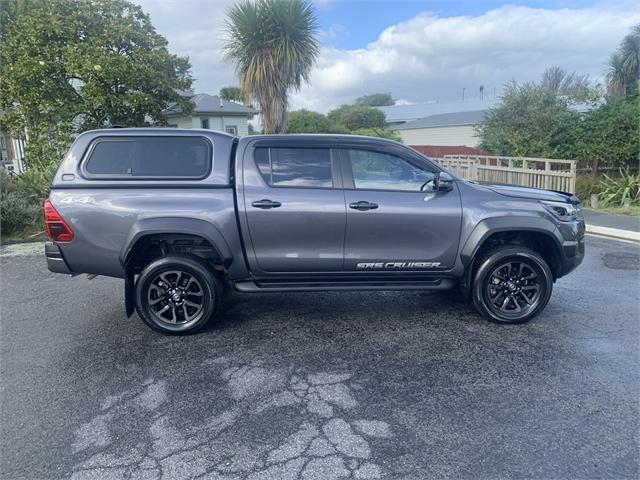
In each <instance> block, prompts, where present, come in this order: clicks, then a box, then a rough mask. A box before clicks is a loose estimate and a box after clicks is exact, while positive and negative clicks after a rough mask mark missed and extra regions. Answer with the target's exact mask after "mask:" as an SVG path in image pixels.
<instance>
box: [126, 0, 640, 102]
mask: <svg viewBox="0 0 640 480" xmlns="http://www.w3.org/2000/svg"><path fill="white" fill-rule="evenodd" d="M134 1H135V0H134ZM138 3H140V4H141V5H142V6H143V8H144V9H145V11H147V12H148V13H149V14H150V15H151V20H152V22H153V24H154V25H155V26H156V28H157V29H158V31H159V32H160V33H162V34H163V35H164V36H165V37H166V38H167V39H168V40H169V48H170V49H171V51H172V52H174V53H177V54H180V55H186V56H188V57H189V58H190V60H191V65H192V72H193V77H194V78H195V79H196V82H195V90H196V91H197V92H206V93H212V94H215V93H217V92H218V90H219V89H220V87H222V86H224V85H234V84H237V83H238V82H237V80H236V77H235V74H234V71H233V66H232V65H230V64H228V63H225V62H224V61H223V59H222V56H223V54H222V45H223V43H224V18H225V11H226V10H227V8H228V7H229V5H231V4H232V3H233V1H232V0H138ZM314 3H315V5H316V10H317V15H318V22H319V26H320V29H321V30H320V32H319V37H320V40H321V43H322V49H321V53H320V57H319V59H318V63H317V66H316V67H315V69H314V71H313V74H312V76H311V82H310V84H309V85H306V86H304V87H303V88H302V90H301V91H299V92H294V93H292V95H291V104H292V105H291V106H292V108H294V109H295V108H301V107H305V108H310V109H313V110H318V111H323V112H324V111H327V110H329V109H330V108H332V107H335V106H337V105H340V104H342V103H349V102H352V101H353V100H354V99H355V98H356V97H358V96H360V95H363V94H366V93H374V92H390V93H391V94H392V95H393V96H394V97H395V98H397V99H400V100H401V101H403V102H409V103H420V102H427V101H433V100H436V101H450V100H456V99H459V98H460V97H461V95H462V89H463V88H465V89H466V96H467V98H473V97H474V96H477V95H478V93H477V92H478V89H479V87H480V85H483V86H484V90H485V97H486V96H487V94H489V95H490V96H492V95H493V92H494V88H495V90H496V91H497V92H498V94H499V92H500V89H501V87H502V85H504V84H505V83H506V82H508V81H510V80H512V79H513V80H516V81H528V80H536V79H538V78H539V76H540V74H541V73H542V71H543V70H544V69H545V68H546V67H549V66H553V65H559V66H562V67H564V68H566V69H567V70H575V71H577V72H580V73H588V74H589V75H590V76H591V77H592V79H594V80H601V79H602V76H603V75H604V73H605V69H606V62H607V59H608V57H609V55H610V54H611V52H612V51H613V50H615V48H617V46H618V44H619V43H620V40H621V39H622V37H623V36H624V35H625V34H626V33H628V31H629V29H630V28H631V26H632V25H634V24H638V23H640V9H639V8H638V7H637V3H635V2H628V1H626V0H621V1H615V2H593V1H591V2H590V1H577V0H576V1H573V0H538V1H527V2H515V3H508V4H505V3H504V2H495V1H492V0H463V1H444V0H440V1H426V0H425V1H394V0H373V1H371V0H369V1H364V0H363V1H358V0H316V1H315V2H314Z"/></svg>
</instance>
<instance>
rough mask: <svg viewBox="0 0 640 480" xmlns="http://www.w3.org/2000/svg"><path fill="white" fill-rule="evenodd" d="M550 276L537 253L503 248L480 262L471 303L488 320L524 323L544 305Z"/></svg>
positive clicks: (547, 298) (550, 282) (549, 295)
mask: <svg viewBox="0 0 640 480" xmlns="http://www.w3.org/2000/svg"><path fill="white" fill-rule="evenodd" d="M552 290H553V274H552V273H551V269H550V268H549V265H548V264H547V262H546V261H545V260H544V258H542V256H540V254H539V253H537V252H535V251H533V250H531V249H529V248H526V247H520V246H502V247H499V248H497V249H494V250H492V251H490V252H488V253H487V254H486V255H485V256H484V257H483V258H482V259H481V260H480V262H479V265H478V268H477V271H476V274H475V277H474V281H473V286H472V298H473V304H474V306H475V307H476V309H477V310H478V311H479V312H480V313H481V314H482V315H483V316H485V317H486V318H488V319H489V320H490V321H493V322H497V323H524V322H527V321H529V320H531V319H532V318H534V317H535V316H536V315H538V314H539V313H540V312H541V311H542V310H543V309H544V308H545V307H546V305H547V303H548V302H549V299H550V298H551V292H552Z"/></svg>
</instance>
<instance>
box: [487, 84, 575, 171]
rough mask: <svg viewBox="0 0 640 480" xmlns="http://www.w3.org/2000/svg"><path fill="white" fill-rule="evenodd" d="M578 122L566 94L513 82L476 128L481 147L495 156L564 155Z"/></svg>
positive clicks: (557, 156)
mask: <svg viewBox="0 0 640 480" xmlns="http://www.w3.org/2000/svg"><path fill="white" fill-rule="evenodd" d="M579 121H580V114H579V113H578V112H577V111H575V110H574V109H572V108H571V100H570V99H569V98H568V97H565V96H559V95H557V94H556V92H554V91H552V90H549V89H547V88H544V87H541V86H537V85H533V84H525V85H517V84H515V83H512V84H510V85H508V86H507V88H506V91H505V94H504V96H503V98H502V103H501V104H500V105H498V106H497V107H494V108H492V109H490V110H489V111H488V112H487V114H486V115H485V117H484V121H483V122H482V123H481V124H480V125H479V126H478V127H477V132H478V135H479V137H480V140H481V143H480V148H482V149H483V150H487V151H489V152H492V153H494V154H498V155H513V156H522V157H527V156H529V157H545V158H567V155H569V154H570V153H571V145H572V143H573V140H574V137H573V136H574V132H575V131H576V127H577V125H578V124H579Z"/></svg>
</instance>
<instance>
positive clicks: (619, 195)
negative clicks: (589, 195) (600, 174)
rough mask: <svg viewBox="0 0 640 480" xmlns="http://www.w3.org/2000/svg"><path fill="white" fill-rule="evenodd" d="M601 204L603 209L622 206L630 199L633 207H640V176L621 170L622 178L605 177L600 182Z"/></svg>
mask: <svg viewBox="0 0 640 480" xmlns="http://www.w3.org/2000/svg"><path fill="white" fill-rule="evenodd" d="M599 195H600V202H601V204H602V206H603V207H613V206H622V205H623V204H624V201H625V200H626V199H627V198H629V199H630V200H631V204H632V205H640V174H639V175H634V174H632V173H631V172H630V171H629V170H628V169H620V178H611V177H610V176H609V175H606V174H605V175H604V180H602V181H601V182H600V193H599Z"/></svg>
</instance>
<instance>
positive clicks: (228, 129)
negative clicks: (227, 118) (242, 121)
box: [224, 125, 238, 135]
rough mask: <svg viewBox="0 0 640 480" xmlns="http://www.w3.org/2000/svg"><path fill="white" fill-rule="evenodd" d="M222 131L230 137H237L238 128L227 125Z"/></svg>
mask: <svg viewBox="0 0 640 480" xmlns="http://www.w3.org/2000/svg"><path fill="white" fill-rule="evenodd" d="M224 131H225V132H227V133H230V134H231V135H238V127H237V126H235V125H227V126H226V127H224Z"/></svg>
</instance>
